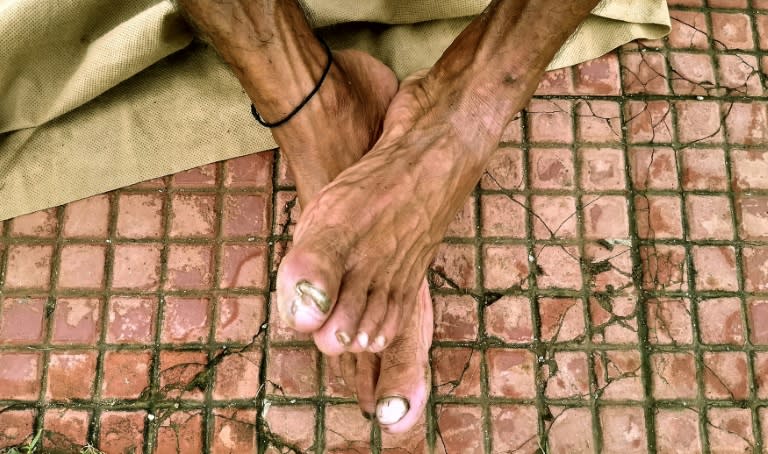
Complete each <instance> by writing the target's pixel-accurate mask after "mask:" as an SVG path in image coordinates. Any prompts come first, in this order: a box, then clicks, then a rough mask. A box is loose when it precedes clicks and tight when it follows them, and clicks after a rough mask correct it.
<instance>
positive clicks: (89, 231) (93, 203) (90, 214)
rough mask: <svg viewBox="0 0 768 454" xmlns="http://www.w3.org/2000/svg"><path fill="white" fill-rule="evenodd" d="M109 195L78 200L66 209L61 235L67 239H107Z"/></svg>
mask: <svg viewBox="0 0 768 454" xmlns="http://www.w3.org/2000/svg"><path fill="white" fill-rule="evenodd" d="M109 203H110V196H109V195H107V194H100V195H95V196H93V197H88V198H87V199H82V200H78V201H76V202H72V203H69V204H67V206H66V207H64V221H63V225H62V228H61V235H62V236H63V237H65V238H105V237H106V236H107V233H108V227H109Z"/></svg>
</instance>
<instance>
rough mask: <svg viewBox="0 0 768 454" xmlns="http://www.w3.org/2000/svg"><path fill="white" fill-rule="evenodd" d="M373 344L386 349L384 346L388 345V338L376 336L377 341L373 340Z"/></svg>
mask: <svg viewBox="0 0 768 454" xmlns="http://www.w3.org/2000/svg"><path fill="white" fill-rule="evenodd" d="M373 343H374V344H376V346H377V347H379V348H384V345H386V343H387V338H386V337H384V336H382V335H379V336H376V339H374V340H373Z"/></svg>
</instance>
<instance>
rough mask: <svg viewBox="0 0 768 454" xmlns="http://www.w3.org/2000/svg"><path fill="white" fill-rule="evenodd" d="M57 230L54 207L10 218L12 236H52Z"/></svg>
mask: <svg viewBox="0 0 768 454" xmlns="http://www.w3.org/2000/svg"><path fill="white" fill-rule="evenodd" d="M57 230H58V220H57V219H56V209H55V208H51V209H48V210H43V211H36V212H34V213H30V214H26V215H23V216H19V217H17V218H15V219H12V220H11V236H12V237H32V238H54V237H55V236H56V231H57Z"/></svg>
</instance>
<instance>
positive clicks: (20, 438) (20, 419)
mask: <svg viewBox="0 0 768 454" xmlns="http://www.w3.org/2000/svg"><path fill="white" fill-rule="evenodd" d="M34 424H35V412H34V410H6V411H4V412H2V413H0V449H3V448H8V447H11V446H14V445H19V446H21V445H24V444H26V443H28V442H30V441H31V440H32V438H33V434H34V431H33V427H34Z"/></svg>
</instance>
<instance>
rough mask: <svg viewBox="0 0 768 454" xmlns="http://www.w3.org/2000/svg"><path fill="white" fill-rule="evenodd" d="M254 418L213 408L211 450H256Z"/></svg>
mask: <svg viewBox="0 0 768 454" xmlns="http://www.w3.org/2000/svg"><path fill="white" fill-rule="evenodd" d="M259 154H266V153H259ZM256 418H257V417H256V410H251V409H241V408H237V409H235V408H220V409H216V410H214V412H213V419H214V421H213V439H212V445H213V446H212V449H211V452H213V453H214V454H230V453H235V452H242V453H245V452H257V451H258V445H257V442H258V440H257V422H258V420H257V419H256Z"/></svg>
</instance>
